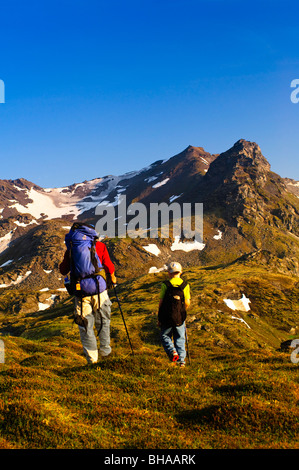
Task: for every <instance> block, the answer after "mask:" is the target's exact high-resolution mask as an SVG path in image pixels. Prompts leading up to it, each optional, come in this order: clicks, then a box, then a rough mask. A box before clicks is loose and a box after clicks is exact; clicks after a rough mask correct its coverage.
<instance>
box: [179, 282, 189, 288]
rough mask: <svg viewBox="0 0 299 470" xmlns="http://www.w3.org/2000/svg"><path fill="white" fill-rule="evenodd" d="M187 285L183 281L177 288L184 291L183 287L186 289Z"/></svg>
mask: <svg viewBox="0 0 299 470" xmlns="http://www.w3.org/2000/svg"><path fill="white" fill-rule="evenodd" d="M187 285H188V283H187V282H186V281H183V282H182V284H180V285H179V287H180V288H181V289H182V290H184V289H185V287H187Z"/></svg>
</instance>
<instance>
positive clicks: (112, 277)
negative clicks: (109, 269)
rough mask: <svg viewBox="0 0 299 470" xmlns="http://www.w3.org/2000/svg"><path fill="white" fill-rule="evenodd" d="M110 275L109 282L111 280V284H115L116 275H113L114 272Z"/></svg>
mask: <svg viewBox="0 0 299 470" xmlns="http://www.w3.org/2000/svg"><path fill="white" fill-rule="evenodd" d="M110 277H111V282H112V283H113V284H116V277H115V274H114V273H112V274H110Z"/></svg>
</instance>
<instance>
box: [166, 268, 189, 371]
mask: <svg viewBox="0 0 299 470" xmlns="http://www.w3.org/2000/svg"><path fill="white" fill-rule="evenodd" d="M167 271H168V276H169V280H168V281H164V282H163V283H162V286H161V292H160V302H159V312H158V325H159V326H160V328H161V341H162V346H163V348H164V350H165V352H166V354H167V355H168V357H169V359H170V360H171V361H172V362H174V363H178V364H179V365H180V366H181V367H184V366H185V359H186V345H185V341H186V337H185V334H186V326H185V319H186V310H187V308H188V307H189V305H190V302H191V297H190V286H189V284H187V282H186V281H183V279H182V278H181V274H182V266H181V264H180V263H177V262H172V263H170V264H169V266H168V269H167Z"/></svg>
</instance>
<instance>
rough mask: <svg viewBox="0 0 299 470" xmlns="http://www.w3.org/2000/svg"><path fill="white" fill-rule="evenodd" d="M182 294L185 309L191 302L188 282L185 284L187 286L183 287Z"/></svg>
mask: <svg viewBox="0 0 299 470" xmlns="http://www.w3.org/2000/svg"><path fill="white" fill-rule="evenodd" d="M184 295H185V307H186V310H187V308H189V307H190V304H191V295H190V285H189V284H187V286H186V287H185V289H184Z"/></svg>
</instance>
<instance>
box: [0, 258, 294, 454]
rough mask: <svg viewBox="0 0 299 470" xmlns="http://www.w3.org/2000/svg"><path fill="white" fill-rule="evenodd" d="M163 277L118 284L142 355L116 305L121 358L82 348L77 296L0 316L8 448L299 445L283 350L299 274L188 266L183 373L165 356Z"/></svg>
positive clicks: (1, 423)
mask: <svg viewBox="0 0 299 470" xmlns="http://www.w3.org/2000/svg"><path fill="white" fill-rule="evenodd" d="M164 277H165V274H161V273H160V274H158V275H146V276H143V277H139V278H136V279H135V280H130V281H127V282H125V283H123V284H121V285H120V286H119V289H118V291H119V298H120V300H121V303H122V307H123V311H124V314H125V318H126V322H127V326H128V330H129V333H130V338H131V341H132V344H133V348H134V352H135V354H134V356H133V355H132V354H131V353H130V347H129V343H128V340H127V337H126V333H125V329H124V325H123V322H122V318H121V316H120V313H119V310H118V306H117V303H116V301H114V303H113V310H112V312H113V315H112V331H111V336H112V346H113V353H112V354H111V356H109V357H107V358H105V359H103V360H101V361H100V362H99V363H98V364H96V365H88V366H87V365H86V362H85V359H84V357H83V355H82V348H81V344H80V341H79V334H78V331H77V326H76V325H74V324H73V322H72V303H71V301H70V299H65V300H64V301H62V302H61V303H60V304H59V305H56V306H55V308H51V309H49V310H46V311H42V312H36V313H33V314H22V315H21V314H20V313H19V314H17V313H14V314H13V318H12V317H11V316H10V317H9V319H7V318H6V316H5V314H4V312H2V314H1V316H0V331H1V332H2V334H1V338H2V340H3V341H4V344H5V363H4V364H0V391H1V395H0V448H6V449H9V448H22V449H23V448H32V449H38V448H62V449H65V448H71V449H80V448H85V449H86V448H87V449H94V448H102V449H124V448H125V449H154V448H155V449H199V448H203V449H228V448H230V449H235V448H240V449H245V448H247V449H248V448H254V449H258V448H280V449H290V448H298V447H299V446H298V422H299V419H298V418H299V413H298V402H299V373H298V370H299V369H298V364H295V363H293V362H292V361H291V360H290V354H291V350H289V351H285V352H284V351H280V350H279V347H280V344H281V342H282V341H285V340H287V339H291V338H293V337H295V336H294V335H292V334H291V333H290V330H291V328H294V327H295V325H296V324H295V321H296V318H297V320H298V314H297V312H298V310H297V311H296V308H297V309H298V279H297V278H295V277H292V276H287V275H285V274H278V273H271V272H268V271H267V269H266V268H262V267H260V266H259V265H257V264H254V262H252V263H247V264H246V263H245V264H241V263H234V264H231V265H229V266H226V267H222V268H215V267H210V268H209V267H205V268H199V267H196V268H195V267H194V268H190V269H188V270H187V271H186V272H185V273H184V277H185V278H186V279H187V280H188V281H189V282H190V283H191V286H192V307H191V308H190V310H189V312H188V323H187V326H188V339H189V348H190V355H191V364H187V366H186V368H185V369H181V368H179V367H178V366H173V365H172V364H171V363H170V362H168V360H167V358H166V355H165V354H164V351H163V350H162V347H161V344H160V339H159V331H158V328H157V325H156V314H155V313H156V310H157V303H158V294H159V286H160V282H161V280H162V279H163V278H164ZM242 293H245V294H246V296H247V297H248V298H249V299H250V300H251V304H250V306H251V310H250V311H249V312H240V311H238V312H232V311H231V310H229V309H228V307H227V306H226V305H225V303H224V302H223V298H232V297H233V296H234V298H236V299H237V298H239V297H241V295H242ZM111 298H112V300H114V297H113V293H112V292H111ZM232 314H234V315H236V316H238V317H240V318H242V319H244V321H246V323H247V325H248V326H250V328H248V326H246V324H244V323H242V322H240V321H236V320H235V319H232ZM296 315H297V317H296ZM8 320H9V321H8ZM14 322H15V323H16V324H17V327H18V329H17V330H15V332H14V330H13V325H14ZM9 328H11V332H9ZM9 333H10V334H9Z"/></svg>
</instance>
